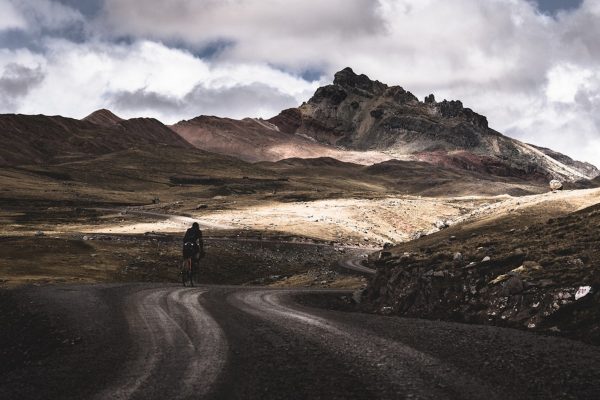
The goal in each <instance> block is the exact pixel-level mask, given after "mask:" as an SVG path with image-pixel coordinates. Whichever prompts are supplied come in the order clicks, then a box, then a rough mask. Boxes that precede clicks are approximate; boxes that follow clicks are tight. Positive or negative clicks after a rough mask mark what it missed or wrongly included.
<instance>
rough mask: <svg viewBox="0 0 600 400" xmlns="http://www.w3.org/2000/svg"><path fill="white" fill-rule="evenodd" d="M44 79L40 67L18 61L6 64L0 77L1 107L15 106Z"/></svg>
mask: <svg viewBox="0 0 600 400" xmlns="http://www.w3.org/2000/svg"><path fill="white" fill-rule="evenodd" d="M43 80H44V73H43V72H42V70H41V68H40V67H37V68H29V67H26V66H23V65H20V64H16V63H11V64H8V65H6V67H5V68H4V71H3V73H2V76H1V77H0V107H2V108H7V109H8V108H12V107H14V105H15V104H16V103H17V102H18V100H19V99H21V98H22V97H24V96H26V95H27V94H28V93H29V92H30V91H31V89H33V88H34V87H35V86H37V85H39V84H40V83H41V82H42V81H43Z"/></svg>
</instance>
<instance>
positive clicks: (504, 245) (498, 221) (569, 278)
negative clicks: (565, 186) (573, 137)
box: [364, 189, 600, 344]
mask: <svg viewBox="0 0 600 400" xmlns="http://www.w3.org/2000/svg"><path fill="white" fill-rule="evenodd" d="M599 195H600V192H599V191H598V189H589V190H579V191H565V192H563V193H547V194H543V195H534V196H526V197H520V198H518V199H516V198H514V199H507V200H504V201H502V202H499V203H496V204H493V205H486V206H484V207H482V208H481V209H479V210H475V211H474V212H471V213H470V214H469V215H467V216H465V217H463V218H462V221H463V222H462V223H456V224H451V226H450V227H449V228H447V229H444V230H442V231H440V232H437V233H434V234H431V235H427V236H423V237H420V238H419V239H417V240H413V241H410V242H407V243H402V244H400V245H398V246H396V247H392V248H389V249H385V250H382V251H381V252H379V253H376V254H375V255H373V257H371V260H370V263H371V265H372V266H373V267H376V268H377V274H376V276H375V278H374V279H373V280H372V281H371V282H370V284H369V287H368V289H367V291H366V293H365V298H364V299H365V300H366V304H364V306H365V307H366V308H369V309H371V310H374V311H377V312H383V313H387V314H398V315H403V316H411V317H420V318H431V319H442V320H453V321H461V322H469V323H479V324H489V325H500V326H508V327H513V328H519V329H527V330H532V331H542V332H545V333H549V334H554V335H565V336H569V337H574V338H578V339H582V340H585V341H589V342H592V343H596V344H598V343H600V330H599V325H598V321H600V314H599V313H598V304H599V302H600V296H599V294H598V290H599V289H600V274H599V273H598V267H599V265H598V248H599V247H598V242H599V241H600V237H599V236H598V233H597V231H598V230H597V226H598V224H599V223H600V205H599V204H598V198H599ZM582 288H583V289H582ZM586 288H587V289H586ZM580 289H581V290H580ZM586 290H590V291H589V293H588V292H587V291H586ZM578 292H580V293H578Z"/></svg>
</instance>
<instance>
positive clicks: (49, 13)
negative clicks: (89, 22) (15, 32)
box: [8, 0, 85, 31]
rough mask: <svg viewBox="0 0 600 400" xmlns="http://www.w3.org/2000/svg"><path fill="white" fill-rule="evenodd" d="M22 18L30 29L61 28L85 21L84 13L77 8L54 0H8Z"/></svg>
mask: <svg viewBox="0 0 600 400" xmlns="http://www.w3.org/2000/svg"><path fill="white" fill-rule="evenodd" d="M8 3H9V4H11V5H12V7H13V9H14V10H18V12H19V15H20V18H21V19H23V20H25V21H26V23H25V26H20V28H24V29H25V28H26V29H27V30H29V31H40V30H44V29H46V30H59V29H65V28H66V27H68V26H72V25H74V24H82V23H84V22H85V19H84V17H83V15H82V14H81V13H80V12H79V11H77V10H76V9H74V8H72V7H69V6H66V5H64V4H61V3H60V2H58V1H52V0H8Z"/></svg>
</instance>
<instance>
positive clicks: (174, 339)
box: [96, 288, 227, 399]
mask: <svg viewBox="0 0 600 400" xmlns="http://www.w3.org/2000/svg"><path fill="white" fill-rule="evenodd" d="M205 291H206V289H205V290H199V289H185V288H166V289H159V290H156V289H155V290H150V289H148V290H141V291H139V292H136V293H134V294H132V295H130V296H129V297H128V298H127V299H126V303H125V309H124V312H125V316H126V319H127V322H128V325H129V332H130V335H131V336H132V337H133V338H135V340H134V343H135V349H134V351H133V354H132V355H131V359H130V361H128V362H127V363H126V364H125V366H124V368H123V373H122V374H121V379H120V380H119V381H118V382H116V383H115V384H113V385H112V386H111V387H109V388H107V389H106V390H104V391H102V392H101V393H99V394H98V395H97V396H96V398H97V399H109V398H110V399H131V398H134V399H135V398H140V399H141V398H151V397H154V396H155V395H156V393H161V395H162V396H165V397H164V398H171V399H185V398H191V397H202V396H205V395H206V394H207V393H208V392H209V391H210V389H211V387H212V384H213V383H214V381H215V380H216V379H217V377H218V375H219V372H220V371H221V369H222V368H223V367H224V365H225V362H226V354H227V343H226V342H225V339H224V335H223V332H222V330H221V328H220V327H219V325H218V324H217V322H216V321H215V320H214V319H213V318H212V317H211V316H210V315H209V314H208V313H207V312H206V310H205V309H204V308H203V307H202V306H201V304H200V301H199V300H200V297H201V295H202V294H203V293H204V292H205Z"/></svg>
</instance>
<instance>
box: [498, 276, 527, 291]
mask: <svg viewBox="0 0 600 400" xmlns="http://www.w3.org/2000/svg"><path fill="white" fill-rule="evenodd" d="M522 291H523V280H522V279H521V278H519V277H518V276H511V277H510V278H509V279H508V280H507V281H506V282H504V285H503V292H504V294H505V295H513V294H519V293H521V292H522Z"/></svg>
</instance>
